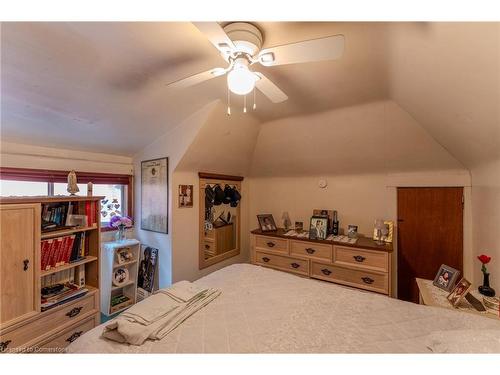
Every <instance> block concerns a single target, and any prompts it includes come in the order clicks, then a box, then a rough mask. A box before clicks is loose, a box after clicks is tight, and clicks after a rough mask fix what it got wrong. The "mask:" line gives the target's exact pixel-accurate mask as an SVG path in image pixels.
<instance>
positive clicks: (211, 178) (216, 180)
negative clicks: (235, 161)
mask: <svg viewBox="0 0 500 375" xmlns="http://www.w3.org/2000/svg"><path fill="white" fill-rule="evenodd" d="M198 177H199V199H200V200H199V202H200V204H199V206H200V216H199V241H198V254H199V269H200V270H202V269H204V268H207V267H210V266H212V265H214V264H216V263H219V262H222V261H223V260H225V259H228V258H232V257H234V256H236V255H239V254H240V252H241V201H240V202H239V204H238V206H237V207H236V215H237V217H238V219H237V223H236V230H235V232H236V248H235V249H233V250H230V251H226V252H225V253H222V254H219V255H216V256H214V257H211V258H209V259H205V251H204V238H205V186H206V185H207V184H209V185H213V184H219V185H221V186H222V188H224V185H226V184H228V185H234V186H236V188H237V189H238V191H239V192H240V193H241V182H242V181H243V177H241V176H229V175H222V174H213V173H204V172H199V173H198ZM242 199H243V198H242Z"/></svg>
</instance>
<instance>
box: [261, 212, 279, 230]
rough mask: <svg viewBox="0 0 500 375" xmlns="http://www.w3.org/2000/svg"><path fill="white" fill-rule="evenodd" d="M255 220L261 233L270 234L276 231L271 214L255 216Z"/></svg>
mask: <svg viewBox="0 0 500 375" xmlns="http://www.w3.org/2000/svg"><path fill="white" fill-rule="evenodd" d="M257 220H258V221H259V225H260V230H261V231H263V232H272V231H275V230H277V229H278V228H277V227H276V224H275V223H274V218H273V215H271V214H262V215H257Z"/></svg>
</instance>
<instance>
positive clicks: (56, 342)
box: [37, 315, 99, 352]
mask: <svg viewBox="0 0 500 375" xmlns="http://www.w3.org/2000/svg"><path fill="white" fill-rule="evenodd" d="M98 324H99V322H98V318H97V315H94V316H92V317H91V318H88V319H84V320H83V321H82V322H81V323H79V324H77V325H74V326H71V327H70V328H67V329H65V330H63V331H62V332H59V333H57V334H55V335H54V336H52V337H50V338H48V339H47V340H45V341H43V342H41V343H39V344H38V345H37V347H38V348H39V349H40V351H41V352H43V351H44V350H43V349H56V350H57V352H59V351H62V349H64V348H65V347H67V346H68V345H69V344H71V343H72V342H73V341H75V340H76V339H78V338H79V337H80V336H81V335H83V334H84V333H85V332H88V331H90V330H91V329H92V328H94V327H96V326H97V325H98ZM46 351H47V350H46ZM54 352H56V351H54Z"/></svg>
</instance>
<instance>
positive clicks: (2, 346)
mask: <svg viewBox="0 0 500 375" xmlns="http://www.w3.org/2000/svg"><path fill="white" fill-rule="evenodd" d="M11 342H12V340H7V341H2V342H0V353H3V352H4V351H5V350H6V349H7V347H8V346H9V344H10V343H11Z"/></svg>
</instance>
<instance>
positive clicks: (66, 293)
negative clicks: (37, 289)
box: [40, 282, 89, 311]
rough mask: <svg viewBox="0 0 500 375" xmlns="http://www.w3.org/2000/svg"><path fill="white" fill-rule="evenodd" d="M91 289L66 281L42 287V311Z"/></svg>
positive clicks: (80, 295) (82, 294)
mask: <svg viewBox="0 0 500 375" xmlns="http://www.w3.org/2000/svg"><path fill="white" fill-rule="evenodd" d="M88 291H89V290H88V289H87V288H85V287H80V286H78V285H76V284H73V283H70V282H66V283H64V284H62V283H59V284H54V285H51V286H47V287H43V288H42V297H41V305H40V307H41V311H46V310H48V309H51V308H53V307H56V306H58V305H61V304H63V303H67V302H69V301H72V300H74V299H76V298H79V297H82V296H84V295H85V294H87V292H88Z"/></svg>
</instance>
